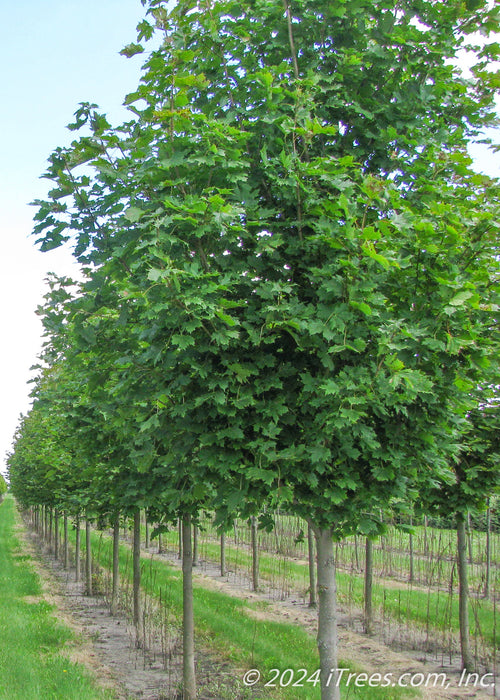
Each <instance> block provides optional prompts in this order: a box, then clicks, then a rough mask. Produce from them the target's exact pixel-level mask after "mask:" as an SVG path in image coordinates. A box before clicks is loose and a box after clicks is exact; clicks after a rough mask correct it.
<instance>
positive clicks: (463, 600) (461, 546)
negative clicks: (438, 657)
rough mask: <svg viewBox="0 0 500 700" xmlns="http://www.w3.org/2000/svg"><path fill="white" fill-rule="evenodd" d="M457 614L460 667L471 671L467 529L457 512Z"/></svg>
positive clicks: (472, 659) (472, 662)
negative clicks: (460, 655)
mask: <svg viewBox="0 0 500 700" xmlns="http://www.w3.org/2000/svg"><path fill="white" fill-rule="evenodd" d="M457 550H458V556H457V565H458V615H459V623H460V650H461V654H462V668H463V669H465V670H466V671H469V672H470V673H472V672H473V671H474V658H473V655H472V651H471V647H470V637H469V582H468V575H467V531H466V524H465V518H464V517H463V515H462V514H461V513H458V514H457Z"/></svg>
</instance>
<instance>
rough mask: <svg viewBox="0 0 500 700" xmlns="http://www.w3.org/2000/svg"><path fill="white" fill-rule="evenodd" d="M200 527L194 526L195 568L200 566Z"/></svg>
mask: <svg viewBox="0 0 500 700" xmlns="http://www.w3.org/2000/svg"><path fill="white" fill-rule="evenodd" d="M199 563H200V562H199V559H198V526H197V525H193V566H198V564H199Z"/></svg>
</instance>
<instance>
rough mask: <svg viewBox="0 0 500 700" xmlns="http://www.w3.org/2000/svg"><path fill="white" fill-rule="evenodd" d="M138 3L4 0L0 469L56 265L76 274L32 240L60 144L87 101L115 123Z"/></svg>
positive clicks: (130, 76) (23, 402) (134, 74)
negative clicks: (47, 281) (38, 203)
mask: <svg viewBox="0 0 500 700" xmlns="http://www.w3.org/2000/svg"><path fill="white" fill-rule="evenodd" d="M144 14H145V9H144V8H143V6H142V5H141V3H140V0H18V1H17V2H13V1H12V0H0V28H1V29H0V71H1V74H0V236H1V252H0V328H1V333H2V337H1V342H0V471H3V469H4V464H3V461H4V454H5V452H6V451H7V450H8V449H10V445H11V442H12V436H13V433H14V430H15V427H16V425H17V424H18V418H19V415H20V413H25V412H26V410H27V408H28V406H29V400H28V393H29V387H28V386H27V385H26V381H27V379H28V378H29V377H30V372H29V367H30V366H31V365H33V364H34V363H35V362H36V357H37V354H38V353H39V351H40V347H41V340H40V333H41V327H40V323H39V320H38V318H37V317H36V316H35V314H34V310H35V309H36V307H37V305H38V304H39V303H40V302H41V297H42V294H43V293H44V283H43V280H44V278H45V276H46V274H47V272H48V271H55V272H57V273H59V274H68V271H69V270H70V261H71V256H70V254H69V253H68V252H66V253H63V252H61V251H54V252H50V253H45V254H42V253H39V252H38V251H37V249H36V248H35V247H34V242H33V239H32V238H30V237H29V236H30V233H31V229H32V217H33V214H34V213H35V210H34V209H33V207H30V206H28V203H29V202H30V201H31V200H33V199H35V198H37V197H43V196H44V194H45V193H46V192H47V188H48V186H49V183H48V181H47V180H41V179H40V175H41V174H42V173H43V172H44V171H45V169H46V160H47V157H48V156H49V155H50V153H51V152H52V150H53V149H54V148H56V147H57V146H63V145H65V144H67V143H69V142H70V141H71V139H72V138H74V134H72V132H70V131H68V130H67V129H66V128H65V125H66V124H68V123H69V122H71V121H72V119H73V113H74V112H75V110H76V108H77V106H78V103H79V102H85V101H88V102H96V103H97V104H98V105H99V106H100V107H101V108H102V110H103V111H104V112H106V113H108V114H109V115H110V116H111V117H112V119H113V121H114V122H115V123H119V122H120V121H122V120H123V119H124V118H125V115H126V112H125V111H124V108H123V107H121V105H122V102H123V98H124V96H125V95H126V94H127V93H128V92H132V91H133V90H134V89H135V87H136V85H137V83H138V80H139V76H140V67H141V65H142V63H143V61H144V56H136V57H134V58H132V59H126V58H125V57H123V56H120V55H119V52H120V50H121V49H122V48H123V47H124V46H125V45H126V44H128V43H130V42H133V41H136V31H135V28H136V26H137V24H138V22H139V21H140V20H141V19H142V18H143V17H144Z"/></svg>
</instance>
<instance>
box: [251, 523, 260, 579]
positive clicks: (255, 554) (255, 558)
mask: <svg viewBox="0 0 500 700" xmlns="http://www.w3.org/2000/svg"><path fill="white" fill-rule="evenodd" d="M251 533H252V590H254V591H258V590H259V548H258V537H257V518H256V517H255V515H252V518H251Z"/></svg>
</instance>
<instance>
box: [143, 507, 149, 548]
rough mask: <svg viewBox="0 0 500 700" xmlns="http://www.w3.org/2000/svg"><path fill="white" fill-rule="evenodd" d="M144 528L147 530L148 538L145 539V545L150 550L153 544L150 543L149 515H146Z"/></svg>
mask: <svg viewBox="0 0 500 700" xmlns="http://www.w3.org/2000/svg"><path fill="white" fill-rule="evenodd" d="M144 526H145V529H146V537H145V542H144V544H145V547H146V549H149V546H150V544H151V542H150V537H149V521H148V515H147V513H146V514H145V520H144Z"/></svg>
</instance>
